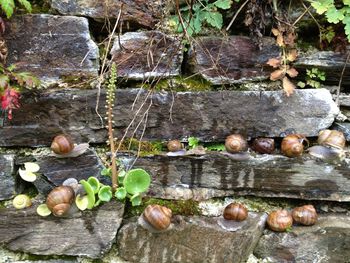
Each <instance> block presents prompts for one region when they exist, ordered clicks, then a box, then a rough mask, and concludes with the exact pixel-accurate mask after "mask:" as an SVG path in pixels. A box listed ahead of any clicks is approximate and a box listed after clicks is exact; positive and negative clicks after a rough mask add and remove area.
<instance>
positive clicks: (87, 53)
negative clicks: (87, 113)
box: [5, 14, 99, 84]
mask: <svg viewBox="0 0 350 263" xmlns="http://www.w3.org/2000/svg"><path fill="white" fill-rule="evenodd" d="M5 39H6V43H7V45H8V49H9V57H8V64H12V63H17V65H18V66H17V69H18V70H19V71H29V72H31V73H32V74H34V75H36V76H37V77H39V78H40V79H41V80H42V81H43V82H44V84H51V83H56V82H61V81H64V80H65V79H71V78H72V76H73V77H74V78H78V79H90V78H95V77H97V76H98V70H99V51H98V47H97V45H96V44H95V42H93V41H92V39H91V36H90V32H89V23H88V20H87V18H84V17H73V16H64V17H63V16H53V15H46V14H38V15H23V16H16V17H13V18H12V19H11V21H10V22H9V23H7V24H6V34H5Z"/></svg>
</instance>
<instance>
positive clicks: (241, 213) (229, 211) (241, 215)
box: [223, 203, 248, 221]
mask: <svg viewBox="0 0 350 263" xmlns="http://www.w3.org/2000/svg"><path fill="white" fill-rule="evenodd" d="M223 216H224V218H225V219H226V220H234V221H243V220H245V219H246V218H247V217H248V210H247V208H246V207H245V206H244V205H242V204H238V203H231V204H229V205H228V206H226V207H225V209H224V214H223Z"/></svg>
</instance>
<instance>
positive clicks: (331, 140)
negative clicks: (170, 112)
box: [167, 130, 346, 159]
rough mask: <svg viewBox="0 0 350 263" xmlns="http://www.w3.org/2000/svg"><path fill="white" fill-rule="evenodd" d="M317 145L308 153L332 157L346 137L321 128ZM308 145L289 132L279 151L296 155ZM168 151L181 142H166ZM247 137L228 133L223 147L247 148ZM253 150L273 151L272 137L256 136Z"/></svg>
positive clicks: (176, 148)
mask: <svg viewBox="0 0 350 263" xmlns="http://www.w3.org/2000/svg"><path fill="white" fill-rule="evenodd" d="M317 142H318V144H319V145H317V146H313V147H310V148H309V153H310V154H311V155H313V156H315V157H318V158H321V159H322V158H325V159H327V158H332V157H337V156H339V155H342V154H343V152H342V151H343V149H344V147H345V143H346V139H345V136H344V134H343V133H342V132H340V131H337V130H322V131H320V132H319V136H318V140H317ZM308 146H309V141H308V140H307V138H306V137H305V136H304V135H301V134H290V135H287V136H286V137H284V138H283V139H282V142H281V152H282V154H283V155H285V156H287V157H298V156H301V155H302V154H303V152H304V148H305V147H308ZM167 147H168V150H169V151H170V152H176V151H180V150H181V149H183V144H182V143H181V142H180V141H178V140H171V141H169V142H168V144H167ZM248 147H249V145H248V141H247V139H246V138H245V137H244V136H242V135H240V134H232V135H229V136H228V137H227V138H226V140H225V148H226V151H227V152H228V153H231V154H235V153H240V152H246V151H247V150H248ZM251 148H252V149H253V150H254V151H255V152H258V153H261V154H271V153H273V152H274V151H275V140H274V139H273V138H264V137H261V138H256V139H254V140H253V142H252V147H251Z"/></svg>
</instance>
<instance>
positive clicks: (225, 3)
mask: <svg viewBox="0 0 350 263" xmlns="http://www.w3.org/2000/svg"><path fill="white" fill-rule="evenodd" d="M213 4H214V5H215V6H216V7H218V8H221V9H229V8H230V7H231V4H232V1H231V0H217V1H215V2H214V3H213Z"/></svg>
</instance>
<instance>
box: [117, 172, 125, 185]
mask: <svg viewBox="0 0 350 263" xmlns="http://www.w3.org/2000/svg"><path fill="white" fill-rule="evenodd" d="M125 175H126V172H125V171H124V170H121V171H119V173H118V183H119V184H121V185H124V178H125Z"/></svg>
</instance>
